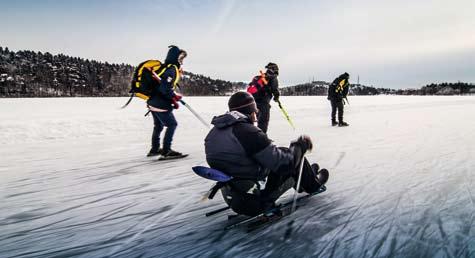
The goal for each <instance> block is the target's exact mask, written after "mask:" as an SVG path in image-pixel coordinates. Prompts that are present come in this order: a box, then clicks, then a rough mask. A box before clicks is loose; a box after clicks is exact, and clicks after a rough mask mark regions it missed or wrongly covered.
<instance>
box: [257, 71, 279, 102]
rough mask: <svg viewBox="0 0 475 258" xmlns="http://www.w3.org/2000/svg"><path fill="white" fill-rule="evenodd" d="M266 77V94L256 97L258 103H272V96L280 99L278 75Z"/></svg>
mask: <svg viewBox="0 0 475 258" xmlns="http://www.w3.org/2000/svg"><path fill="white" fill-rule="evenodd" d="M266 79H267V85H266V86H265V88H264V89H265V94H264V95H263V96H257V97H254V98H255V100H256V102H258V103H270V101H271V99H272V97H274V99H279V96H280V92H279V80H277V76H274V77H270V78H269V77H267V76H266Z"/></svg>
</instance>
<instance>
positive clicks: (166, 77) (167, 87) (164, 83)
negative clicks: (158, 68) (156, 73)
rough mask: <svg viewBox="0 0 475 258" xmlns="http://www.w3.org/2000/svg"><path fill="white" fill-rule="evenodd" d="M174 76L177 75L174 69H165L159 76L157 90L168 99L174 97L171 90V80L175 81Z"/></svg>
mask: <svg viewBox="0 0 475 258" xmlns="http://www.w3.org/2000/svg"><path fill="white" fill-rule="evenodd" d="M176 76H178V75H177V74H176V71H175V69H167V70H166V71H165V72H164V73H163V74H162V76H160V77H161V83H160V86H159V88H158V91H159V92H160V94H161V95H162V96H163V97H165V98H168V99H172V98H173V97H175V95H176V94H175V92H174V91H173V82H174V81H175V79H176Z"/></svg>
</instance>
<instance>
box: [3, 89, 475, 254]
mask: <svg viewBox="0 0 475 258" xmlns="http://www.w3.org/2000/svg"><path fill="white" fill-rule="evenodd" d="M126 100H127V98H57V99H0V146H1V147H0V157H1V159H0V257H475V223H474V220H475V216H474V215H475V203H474V202H475V197H474V195H475V119H474V117H475V98H474V97H461V96H451V97H415V96H410V97H409V96H408V97H402V96H374V97H350V98H349V100H350V104H351V105H350V106H348V105H347V106H345V120H346V121H347V122H348V123H350V126H349V127H347V128H338V127H331V126H330V117H329V113H330V105H329V102H328V101H327V100H326V98H325V97H283V98H282V102H283V104H284V106H285V107H286V108H287V111H288V113H289V114H290V116H291V117H292V119H293V120H294V123H295V125H296V127H297V130H296V131H293V130H292V129H291V127H290V126H289V125H288V124H287V121H286V120H285V119H284V118H283V116H282V114H281V113H280V111H279V110H278V107H277V105H273V107H272V114H271V122H270V129H269V132H268V134H269V137H270V138H271V139H273V140H274V141H275V143H276V144H278V145H284V146H287V145H288V144H289V142H290V141H291V140H293V139H295V138H296V137H297V136H298V135H299V134H301V133H305V134H308V135H310V136H311V137H312V138H313V140H314V145H315V148H314V151H313V152H312V153H310V154H308V155H307V157H308V158H309V160H310V161H313V162H318V163H319V164H320V166H321V167H326V168H327V169H328V170H329V171H330V180H329V182H328V183H327V188H328V190H327V191H326V192H325V193H323V194H321V195H317V196H315V197H313V198H312V199H310V200H309V201H308V202H307V204H306V205H305V206H304V207H302V208H300V209H298V210H297V211H296V212H295V213H294V214H292V215H291V216H288V217H285V218H283V219H281V220H280V221H278V222H276V223H274V224H272V225H271V226H269V227H266V228H263V229H260V230H257V231H254V232H251V233H246V232H245V230H243V229H233V230H229V231H223V230H222V229H223V227H224V226H225V225H227V224H228V223H229V222H228V221H227V215H228V214H231V212H230V211H228V212H224V213H223V214H221V215H216V216H215V217H209V218H207V217H205V216H204V213H206V212H208V211H211V210H213V209H216V208H219V207H222V206H223V203H224V202H223V200H222V198H221V195H220V194H217V196H216V197H215V198H214V199H213V200H210V201H207V202H201V201H200V199H201V196H202V195H203V194H204V193H205V192H206V191H207V190H208V189H209V187H210V186H211V185H212V183H211V182H210V181H207V180H205V179H202V178H200V177H198V176H196V175H194V174H193V172H192V171H191V167H192V166H195V165H206V162H205V158H204V145H203V141H204V137H205V136H206V134H207V132H208V129H206V128H205V127H204V126H203V125H202V124H200V122H199V121H198V120H197V119H195V118H194V117H193V116H192V114H191V113H190V112H189V111H188V110H187V109H186V108H185V107H180V109H179V110H177V111H176V112H175V115H176V117H177V120H178V124H179V127H178V129H177V132H176V135H175V141H174V149H176V150H178V151H182V152H186V153H189V154H190V157H188V158H186V159H183V160H177V161H165V162H157V161H155V159H153V158H147V157H145V155H146V153H147V152H148V150H149V146H150V143H149V141H150V140H149V139H150V136H151V131H152V127H153V122H152V118H151V117H144V116H143V115H144V113H145V111H146V110H145V105H144V103H143V102H142V101H141V100H139V99H134V101H133V102H132V103H131V105H129V107H127V108H126V109H124V110H120V109H119V107H120V106H121V105H122V104H124V103H125V101H126ZM184 100H185V101H187V102H188V103H189V104H190V105H191V106H192V107H193V108H194V109H196V110H197V111H198V113H200V114H201V115H202V116H203V117H204V118H205V119H206V120H208V121H210V120H211V118H212V117H213V116H214V115H218V114H221V113H223V112H225V111H226V108H227V106H226V104H227V98H222V97H213V98H206V97H192V98H185V99H184ZM292 194H293V192H292V191H289V192H288V193H287V194H286V195H285V196H284V197H283V198H284V199H288V198H289V197H291V195H292Z"/></svg>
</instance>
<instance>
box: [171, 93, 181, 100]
mask: <svg viewBox="0 0 475 258" xmlns="http://www.w3.org/2000/svg"><path fill="white" fill-rule="evenodd" d="M182 98H183V95H181V94H180V93H175V96H173V100H175V101H176V102H178V101H180V100H181V99H182Z"/></svg>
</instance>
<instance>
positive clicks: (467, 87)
mask: <svg viewBox="0 0 475 258" xmlns="http://www.w3.org/2000/svg"><path fill="white" fill-rule="evenodd" d="M134 69H135V67H134V66H131V65H128V64H110V63H108V62H105V63H104V62H98V61H95V60H88V59H83V58H78V57H70V56H66V55H63V54H59V55H52V54H50V53H48V52H46V53H41V52H34V51H29V50H25V51H17V52H14V51H10V50H9V49H8V48H3V47H0V97H102V96H108V97H117V96H128V95H129V86H130V80H131V78H132V73H133V71H134ZM247 83H248V82H246V83H244V82H230V81H225V80H219V79H212V78H210V77H208V76H204V75H199V74H194V73H191V72H185V74H184V76H183V78H182V80H181V82H180V85H181V86H180V91H181V92H182V93H183V94H185V95H187V96H224V95H230V94H231V93H233V92H236V91H239V90H245V89H246V86H247ZM329 84H330V83H329V82H325V81H314V82H311V83H305V84H299V85H295V86H289V87H281V88H280V90H281V94H282V95H287V96H308V95H318V96H325V95H327V91H328V85H329ZM350 94H351V95H379V94H394V95H460V94H475V85H474V84H469V83H463V82H456V83H448V82H444V83H439V84H434V83H432V84H428V85H425V86H423V87H421V88H420V89H404V90H395V89H387V88H375V87H370V86H365V85H360V84H352V85H351V87H350Z"/></svg>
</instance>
